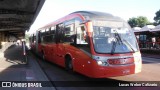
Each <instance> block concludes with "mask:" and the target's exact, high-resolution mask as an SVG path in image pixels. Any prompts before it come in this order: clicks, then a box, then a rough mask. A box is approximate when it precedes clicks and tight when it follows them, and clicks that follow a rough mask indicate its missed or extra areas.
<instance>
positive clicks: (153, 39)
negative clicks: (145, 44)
mask: <svg viewBox="0 0 160 90" xmlns="http://www.w3.org/2000/svg"><path fill="white" fill-rule="evenodd" d="M155 44H156V38H155V37H152V45H153V48H155Z"/></svg>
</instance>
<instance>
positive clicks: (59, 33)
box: [55, 24, 65, 66]
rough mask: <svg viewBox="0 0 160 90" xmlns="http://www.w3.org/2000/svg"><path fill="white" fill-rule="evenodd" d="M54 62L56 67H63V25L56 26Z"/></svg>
mask: <svg viewBox="0 0 160 90" xmlns="http://www.w3.org/2000/svg"><path fill="white" fill-rule="evenodd" d="M55 49H56V61H55V63H57V64H58V65H61V66H64V65H65V64H64V54H65V51H64V45H63V24H58V25H56V48H55Z"/></svg>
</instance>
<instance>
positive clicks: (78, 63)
mask: <svg viewBox="0 0 160 90" xmlns="http://www.w3.org/2000/svg"><path fill="white" fill-rule="evenodd" d="M76 36H77V37H76V47H77V48H78V50H77V51H76V52H75V53H76V54H77V55H76V59H77V60H75V62H74V66H75V68H77V69H78V70H80V72H87V67H89V66H88V65H87V63H88V54H89V52H90V48H89V47H88V46H87V45H88V42H87V40H86V36H87V35H86V28H85V25H80V26H78V27H76Z"/></svg>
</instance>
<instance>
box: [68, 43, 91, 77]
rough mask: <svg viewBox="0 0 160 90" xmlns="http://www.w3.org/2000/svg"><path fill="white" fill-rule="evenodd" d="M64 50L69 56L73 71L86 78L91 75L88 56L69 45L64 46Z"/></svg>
mask: <svg viewBox="0 0 160 90" xmlns="http://www.w3.org/2000/svg"><path fill="white" fill-rule="evenodd" d="M65 50H66V52H67V53H69V54H70V56H71V58H72V63H73V69H74V71H76V72H78V73H81V74H84V75H86V76H88V74H91V72H90V70H91V69H93V67H92V63H91V62H92V59H91V57H90V56H89V55H87V54H85V53H84V52H83V51H82V50H81V49H80V48H76V47H74V46H71V45H65Z"/></svg>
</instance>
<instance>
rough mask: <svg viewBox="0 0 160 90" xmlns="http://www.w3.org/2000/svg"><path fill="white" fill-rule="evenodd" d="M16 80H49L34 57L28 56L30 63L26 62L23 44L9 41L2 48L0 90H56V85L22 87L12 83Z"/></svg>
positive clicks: (0, 50) (0, 51)
mask: <svg viewBox="0 0 160 90" xmlns="http://www.w3.org/2000/svg"><path fill="white" fill-rule="evenodd" d="M14 81H15V82H16V81H18V82H20V83H21V82H22V83H23V82H32V81H35V82H38V81H40V82H43V81H46V82H49V80H48V78H47V76H46V75H45V73H44V72H43V71H42V69H41V68H40V66H39V64H38V63H37V62H36V60H35V59H34V58H33V57H31V56H28V63H26V62H25V58H24V56H23V54H22V46H21V45H16V44H13V43H8V44H6V45H5V48H1V49H0V85H1V87H0V90H55V89H54V87H42V88H41V86H37V87H34V86H33V87H32V86H29V87H28V86H26V87H25V88H24V86H22V87H21V85H20V86H18V84H16V85H13V83H12V84H11V83H10V82H14ZM6 82H7V83H6ZM8 83H9V84H8ZM27 84H28V83H27ZM37 85H38V84H37ZM10 87H14V88H10ZM19 87H21V88H19Z"/></svg>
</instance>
